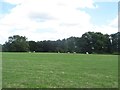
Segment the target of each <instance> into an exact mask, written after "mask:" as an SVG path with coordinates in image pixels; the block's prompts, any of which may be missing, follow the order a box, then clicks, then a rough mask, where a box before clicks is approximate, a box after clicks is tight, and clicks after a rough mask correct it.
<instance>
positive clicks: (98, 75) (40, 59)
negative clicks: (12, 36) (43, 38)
mask: <svg viewBox="0 0 120 90" xmlns="http://www.w3.org/2000/svg"><path fill="white" fill-rule="evenodd" d="M2 68H3V71H2V72H3V73H2V77H3V80H2V81H3V82H2V83H3V88H117V87H118V56H117V55H92V54H88V55H85V54H63V53H2Z"/></svg>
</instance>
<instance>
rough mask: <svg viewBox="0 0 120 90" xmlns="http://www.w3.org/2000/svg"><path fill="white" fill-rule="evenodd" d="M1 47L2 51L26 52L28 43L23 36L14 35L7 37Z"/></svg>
mask: <svg viewBox="0 0 120 90" xmlns="http://www.w3.org/2000/svg"><path fill="white" fill-rule="evenodd" d="M3 48H4V51H14V52H26V51H29V44H28V41H27V38H26V37H25V36H24V37H23V36H19V35H14V36H10V37H9V38H8V42H6V43H5V44H4V45H3Z"/></svg>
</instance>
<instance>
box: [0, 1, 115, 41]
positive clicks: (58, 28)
mask: <svg viewBox="0 0 120 90" xmlns="http://www.w3.org/2000/svg"><path fill="white" fill-rule="evenodd" d="M4 1H5V2H8V3H10V4H15V5H16V7H14V8H13V9H11V11H10V13H8V14H6V15H5V16H4V17H3V18H2V19H1V20H0V30H1V33H0V38H1V39H0V43H4V40H7V38H8V37H9V36H11V35H15V34H17V35H24V36H26V37H28V38H29V40H36V41H37V40H49V39H50V40H56V39H62V38H68V37H70V36H79V37H80V36H81V35H82V34H83V33H84V32H87V31H92V30H94V29H95V30H94V31H97V30H98V31H101V30H102V31H103V32H108V31H107V30H108V29H109V30H111V32H112V31H113V30H115V29H116V28H115V27H113V26H112V25H113V24H114V23H111V24H110V25H108V26H102V27H99V26H95V25H93V24H92V23H91V16H90V15H89V14H88V13H86V12H84V11H81V10H78V8H92V9H93V8H96V6H94V2H93V0H4ZM115 22H116V21H115ZM94 27H95V28H94ZM48 29H49V31H48Z"/></svg>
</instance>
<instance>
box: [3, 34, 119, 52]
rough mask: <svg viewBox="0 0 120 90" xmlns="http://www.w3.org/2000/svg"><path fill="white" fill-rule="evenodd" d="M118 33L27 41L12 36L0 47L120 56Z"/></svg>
mask: <svg viewBox="0 0 120 90" xmlns="http://www.w3.org/2000/svg"><path fill="white" fill-rule="evenodd" d="M119 45H120V32H117V33H114V34H111V35H108V34H102V33H101V32H86V33H84V34H83V35H82V36H81V37H69V38H67V39H62V40H56V41H51V40H44V41H37V42H36V41H28V40H27V38H26V37H25V36H19V35H14V36H10V37H9V38H8V41H7V42H5V44H3V45H2V51H3V52H60V53H67V52H69V53H86V52H88V53H89V54H92V53H98V54H120V48H119Z"/></svg>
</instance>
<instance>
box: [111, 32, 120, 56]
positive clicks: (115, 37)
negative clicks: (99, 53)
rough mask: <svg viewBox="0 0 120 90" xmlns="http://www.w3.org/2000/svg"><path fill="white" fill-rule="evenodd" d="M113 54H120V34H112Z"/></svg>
mask: <svg viewBox="0 0 120 90" xmlns="http://www.w3.org/2000/svg"><path fill="white" fill-rule="evenodd" d="M111 43H112V52H113V53H116V54H118V53H119V54H120V32H117V33H115V34H111Z"/></svg>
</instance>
